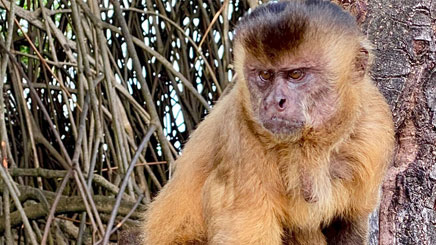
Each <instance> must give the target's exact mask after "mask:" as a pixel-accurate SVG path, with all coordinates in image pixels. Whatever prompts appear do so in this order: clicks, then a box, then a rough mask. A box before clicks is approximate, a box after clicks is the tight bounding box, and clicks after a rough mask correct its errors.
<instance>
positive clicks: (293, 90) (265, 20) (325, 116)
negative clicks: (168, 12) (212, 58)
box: [234, 0, 369, 138]
mask: <svg viewBox="0 0 436 245" xmlns="http://www.w3.org/2000/svg"><path fill="white" fill-rule="evenodd" d="M367 46H368V45H367V44H366V41H365V39H364V38H363V37H362V34H361V33H360V31H359V28H358V27H357V24H356V22H355V20H354V18H353V17H352V16H350V15H349V14H348V13H346V12H344V11H343V10H342V9H341V8H340V7H338V6H337V5H335V4H332V3H330V2H324V1H317V0H307V1H291V2H286V1H283V2H278V3H277V2H276V3H270V4H266V5H263V6H260V7H258V8H256V9H255V10H254V11H253V12H251V13H250V14H248V15H246V16H244V17H243V18H242V20H241V21H240V22H239V24H238V26H237V28H236V37H235V47H234V48H235V50H234V53H235V54H237V55H235V67H236V73H237V74H239V80H238V87H239V89H240V91H241V92H242V93H248V94H249V95H246V96H241V97H242V98H247V99H246V100H245V101H243V102H242V103H243V106H244V109H245V111H247V114H248V116H249V118H250V119H252V120H253V121H255V122H256V123H257V124H258V125H260V126H261V128H262V129H263V130H265V129H266V131H267V132H270V133H272V135H274V136H279V137H281V138H283V137H288V136H290V137H293V138H295V136H296V135H299V136H298V137H300V136H301V135H303V134H304V132H309V131H311V132H313V131H316V130H330V131H332V130H335V129H334V127H336V126H337V125H336V124H340V123H341V122H340V120H339V121H338V120H337V118H339V114H344V113H346V111H347V108H349V107H353V106H354V107H356V106H358V105H356V103H357V102H356V101H359V100H357V99H356V98H355V96H357V95H356V93H355V91H356V88H353V87H359V83H362V82H364V80H365V79H363V78H364V77H365V76H366V74H367V70H368V69H367V68H368V65H369V48H368V47H367ZM241 54H242V55H241ZM341 118H342V119H341V120H344V118H346V116H345V117H344V115H341Z"/></svg>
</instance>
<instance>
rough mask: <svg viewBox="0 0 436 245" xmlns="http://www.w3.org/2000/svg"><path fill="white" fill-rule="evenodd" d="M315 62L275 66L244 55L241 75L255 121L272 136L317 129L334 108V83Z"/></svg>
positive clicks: (298, 60) (299, 60) (294, 60)
mask: <svg viewBox="0 0 436 245" xmlns="http://www.w3.org/2000/svg"><path fill="white" fill-rule="evenodd" d="M322 69H323V68H322V65H321V64H320V62H319V61H311V60H305V59H302V58H298V57H292V56H291V57H288V58H287V59H284V60H282V61H281V62H280V63H278V64H275V65H268V64H267V63H265V62H259V61H258V60H257V59H256V58H255V57H250V55H248V57H247V59H246V61H245V65H244V74H245V79H246V82H247V87H248V90H249V92H250V101H251V107H252V111H253V113H254V117H255V119H256V120H257V121H258V123H259V124H261V125H262V126H263V127H264V128H265V129H267V130H268V131H270V132H271V133H273V134H274V135H281V136H283V135H285V136H286V135H291V136H292V135H294V134H296V133H298V132H301V130H302V129H303V128H319V127H322V124H323V123H325V122H326V121H328V120H329V119H330V118H331V117H332V116H333V115H334V113H335V111H336V109H335V108H337V105H336V101H337V98H338V94H337V93H336V92H335V91H338V90H337V89H334V87H335V83H334V82H332V81H331V80H330V79H328V78H327V77H326V76H323V74H325V73H324V72H323V71H322Z"/></svg>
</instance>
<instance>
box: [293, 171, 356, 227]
mask: <svg viewBox="0 0 436 245" xmlns="http://www.w3.org/2000/svg"><path fill="white" fill-rule="evenodd" d="M295 173H296V174H295ZM286 178H288V179H287V181H286V184H285V186H286V198H287V205H286V209H287V210H286V211H285V213H286V214H287V220H288V222H289V226H290V227H299V228H307V229H317V228H318V227H319V226H320V225H322V224H323V223H328V222H329V221H330V220H331V219H333V218H334V217H335V216H337V215H338V214H339V213H341V212H343V210H344V209H345V207H346V205H347V202H348V200H347V199H348V198H347V191H346V189H345V188H344V186H343V185H342V184H341V182H340V181H338V180H335V179H331V177H330V175H329V174H328V172H326V171H325V170H323V169H317V170H314V171H302V170H301V169H294V170H293V174H288V176H286Z"/></svg>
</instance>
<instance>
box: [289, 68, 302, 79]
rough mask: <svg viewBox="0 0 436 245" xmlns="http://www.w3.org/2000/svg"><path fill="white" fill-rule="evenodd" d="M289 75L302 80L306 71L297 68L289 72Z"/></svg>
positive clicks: (291, 77)
mask: <svg viewBox="0 0 436 245" xmlns="http://www.w3.org/2000/svg"><path fill="white" fill-rule="evenodd" d="M288 77H289V78H290V79H293V80H300V79H301V78H303V77H304V71H303V70H301V69H295V70H292V71H289V72H288Z"/></svg>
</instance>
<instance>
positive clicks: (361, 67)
mask: <svg viewBox="0 0 436 245" xmlns="http://www.w3.org/2000/svg"><path fill="white" fill-rule="evenodd" d="M369 65H370V54H369V51H368V49H367V48H365V47H361V48H360V49H359V52H358V53H357V56H356V60H355V61H354V69H355V72H356V74H357V76H358V77H363V76H365V74H366V72H367V71H368V69H369Z"/></svg>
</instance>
